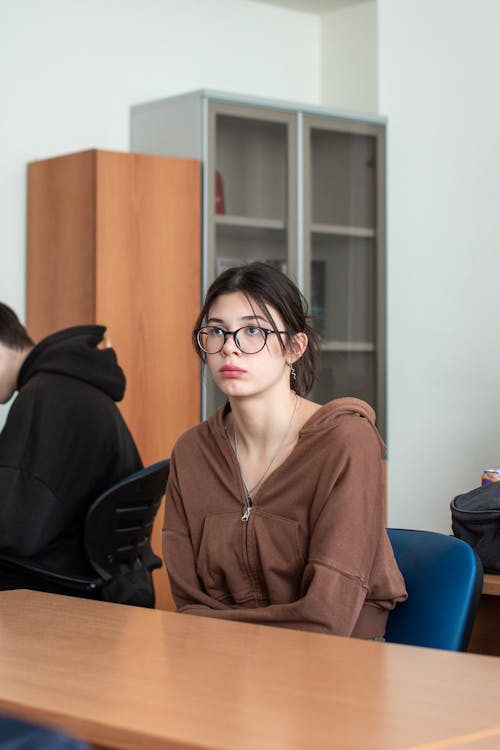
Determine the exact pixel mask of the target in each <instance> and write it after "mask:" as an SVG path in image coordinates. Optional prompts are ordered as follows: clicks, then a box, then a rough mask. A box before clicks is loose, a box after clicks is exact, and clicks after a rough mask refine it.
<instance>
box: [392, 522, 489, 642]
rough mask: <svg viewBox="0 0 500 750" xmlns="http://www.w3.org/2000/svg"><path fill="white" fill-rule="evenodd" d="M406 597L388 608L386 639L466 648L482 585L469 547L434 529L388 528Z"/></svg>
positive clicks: (480, 574) (478, 563)
mask: <svg viewBox="0 0 500 750" xmlns="http://www.w3.org/2000/svg"><path fill="white" fill-rule="evenodd" d="M387 533H388V535H389V539H390V541H391V544H392V548H393V550H394V555H395V558H396V561H397V563H398V566H399V569H400V570H401V573H402V574H403V577H404V579H405V583H406V588H407V591H408V599H407V601H406V602H403V603H402V604H398V605H397V606H396V608H395V609H394V610H393V611H392V612H390V614H389V620H388V623H387V631H386V640H387V641H389V642H392V643H405V644H409V645H413V646H427V647H429V648H440V649H445V650H447V651H465V650H466V649H467V646H468V643H469V638H470V634H471V631H472V626H473V623H474V617H475V614H476V611H477V608H478V606H479V599H480V596H481V589H482V585H483V569H482V566H481V562H480V561H479V558H478V557H477V555H476V554H475V552H474V550H473V549H472V547H470V546H469V545H468V544H467V543H466V542H464V541H462V540H461V539H457V538H456V537H454V536H446V534H438V533H436V532H434V531H414V530H411V529H387Z"/></svg>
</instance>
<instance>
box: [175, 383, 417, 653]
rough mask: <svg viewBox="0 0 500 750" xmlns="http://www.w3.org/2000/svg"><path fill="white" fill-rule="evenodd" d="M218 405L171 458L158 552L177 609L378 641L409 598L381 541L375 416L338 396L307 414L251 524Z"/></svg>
mask: <svg viewBox="0 0 500 750" xmlns="http://www.w3.org/2000/svg"><path fill="white" fill-rule="evenodd" d="M224 408H226V409H227V408H229V407H228V406H226V407H221V409H219V410H218V411H217V412H215V414H214V415H212V416H211V417H210V418H209V419H208V420H207V421H206V422H203V423H202V424H200V425H198V426H196V427H194V428H192V429H191V430H188V431H187V432H185V433H184V434H183V435H182V436H181V437H180V439H179V440H178V441H177V443H176V445H175V447H174V451H173V454H172V462H171V468H170V479H169V483H168V487H167V497H166V507H165V523H164V529H163V549H164V556H165V562H166V566H167V571H168V575H169V578H170V584H171V588H172V594H173V596H174V600H175V603H176V606H177V609H178V611H179V612H185V613H189V614H198V615H205V616H208V617H220V618H224V619H230V620H240V621H244V622H252V623H260V624H264V625H276V626H281V627H288V628H296V629H298V630H310V631H316V632H321V633H334V634H336V635H346V636H350V635H352V636H357V637H360V638H373V637H377V636H383V635H384V632H385V627H386V621H387V616H388V612H389V610H391V609H393V607H394V606H395V604H396V603H397V602H400V601H404V600H405V599H406V590H405V585H404V581H403V578H402V576H401V573H400V572H399V569H398V567H397V565H396V562H395V560H394V556H393V553H392V548H391V545H390V542H389V540H388V538H387V535H386V532H385V518H384V507H383V494H384V484H383V473H382V457H383V451H384V445H383V443H382V441H381V439H380V436H379V434H378V432H377V430H376V428H375V414H374V412H373V410H372V408H371V407H370V406H368V404H366V403H364V402H363V401H359V400H358V399H352V398H343V399H338V400H336V401H331V402H330V403H328V404H325V405H324V406H322V407H321V408H320V409H319V410H318V411H317V412H316V413H315V414H313V416H312V417H311V418H310V419H309V420H308V421H307V422H306V423H305V425H304V426H303V428H302V430H301V431H300V434H299V438H298V441H297V444H296V446H295V448H294V449H293V451H292V452H291V454H290V455H289V456H288V458H287V459H286V460H285V461H284V462H283V463H282V464H280V465H279V466H278V467H277V468H276V469H275V470H274V471H273V472H272V473H271V474H270V475H269V476H268V477H267V479H266V480H265V481H264V482H263V484H262V485H261V486H260V488H259V489H258V491H257V492H256V493H255V495H254V497H253V507H252V510H251V513H250V516H249V518H248V521H244V520H242V516H243V514H244V512H245V509H246V500H245V497H246V495H245V492H244V488H243V485H242V481H241V475H240V472H239V467H238V463H237V460H236V456H235V454H234V451H233V449H232V447H231V444H230V442H229V439H228V436H227V433H226V431H225V428H224V424H223V416H224Z"/></svg>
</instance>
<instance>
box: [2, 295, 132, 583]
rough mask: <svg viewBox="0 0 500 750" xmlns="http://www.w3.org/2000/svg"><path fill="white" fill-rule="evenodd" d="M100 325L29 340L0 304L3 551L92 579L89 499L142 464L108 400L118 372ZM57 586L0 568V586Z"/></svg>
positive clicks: (121, 386)
mask: <svg viewBox="0 0 500 750" xmlns="http://www.w3.org/2000/svg"><path fill="white" fill-rule="evenodd" d="M105 331H106V329H105V328H104V327H103V326H98V325H82V326H75V327H73V328H67V329H65V330H62V331H59V332H57V333H54V334H52V335H51V336H48V337H47V338H45V339H43V340H42V341H40V343H38V344H37V345H36V346H35V345H34V343H33V341H32V340H31V338H30V337H29V335H28V333H27V332H26V329H25V328H24V326H22V325H21V323H20V322H19V320H18V318H17V316H16V315H15V313H14V312H13V311H12V310H11V309H10V308H9V307H7V306H6V305H3V304H1V303H0V403H6V402H7V401H9V400H10V398H11V397H12V396H13V394H14V392H15V391H16V390H17V391H18V395H17V397H16V399H15V400H14V402H13V404H12V406H11V409H10V411H9V414H8V416H7V420H6V423H5V426H4V429H3V431H2V432H1V433H0V552H4V553H7V554H11V555H16V556H17V557H23V558H29V559H30V560H32V561H35V562H37V563H39V564H41V565H43V566H45V567H50V568H52V569H53V570H56V571H58V572H59V571H61V572H65V573H69V574H74V575H89V574H91V571H90V570H89V567H88V563H87V561H86V558H85V553H84V547H83V524H84V519H85V514H86V511H87V510H88V508H89V506H90V505H91V504H92V502H93V501H94V500H95V499H96V498H97V497H98V496H99V495H100V494H101V493H102V492H104V491H105V490H106V489H108V488H109V487H111V485H113V484H114V483H115V482H117V481H118V480H120V479H122V478H123V477H125V476H127V475H128V474H132V473H133V472H134V471H137V470H138V469H140V468H142V462H141V458H140V456H139V453H138V451H137V448H136V446H135V443H134V440H133V438H132V435H131V434H130V432H129V430H128V428H127V425H126V424H125V421H124V419H123V417H122V416H121V414H120V411H119V409H118V407H117V406H116V404H115V401H120V400H121V399H122V398H123V394H124V392H125V376H124V374H123V371H122V369H121V368H120V367H119V365H118V363H117V359H116V355H115V352H114V351H113V349H111V348H103V349H101V348H98V345H99V344H100V343H101V342H102V341H103V337H104V333H105ZM12 588H36V589H39V590H44V591H55V592H57V590H58V589H57V586H55V585H52V584H45V583H43V584H40V582H37V581H34V580H31V579H30V576H29V575H28V574H24V573H23V574H19V573H18V572H17V571H16V572H14V571H13V570H8V569H7V567H5V568H2V566H0V589H12Z"/></svg>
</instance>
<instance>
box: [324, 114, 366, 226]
mask: <svg viewBox="0 0 500 750" xmlns="http://www.w3.org/2000/svg"><path fill="white" fill-rule="evenodd" d="M375 149H376V140H375V138H374V137H373V136H366V135H358V134H354V133H343V132H337V131H333V130H323V129H319V128H311V162H312V164H311V170H312V172H311V174H312V186H311V188H312V214H311V215H312V222H313V224H334V225H340V226H357V227H374V226H375Z"/></svg>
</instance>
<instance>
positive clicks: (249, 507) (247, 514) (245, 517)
mask: <svg viewBox="0 0 500 750" xmlns="http://www.w3.org/2000/svg"><path fill="white" fill-rule="evenodd" d="M251 510H252V500H251V498H250V497H247V509H246V511H245V512H244V513H243V515H242V516H241V520H242V521H245V522H246V521H248V519H249V518H250V511H251Z"/></svg>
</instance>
